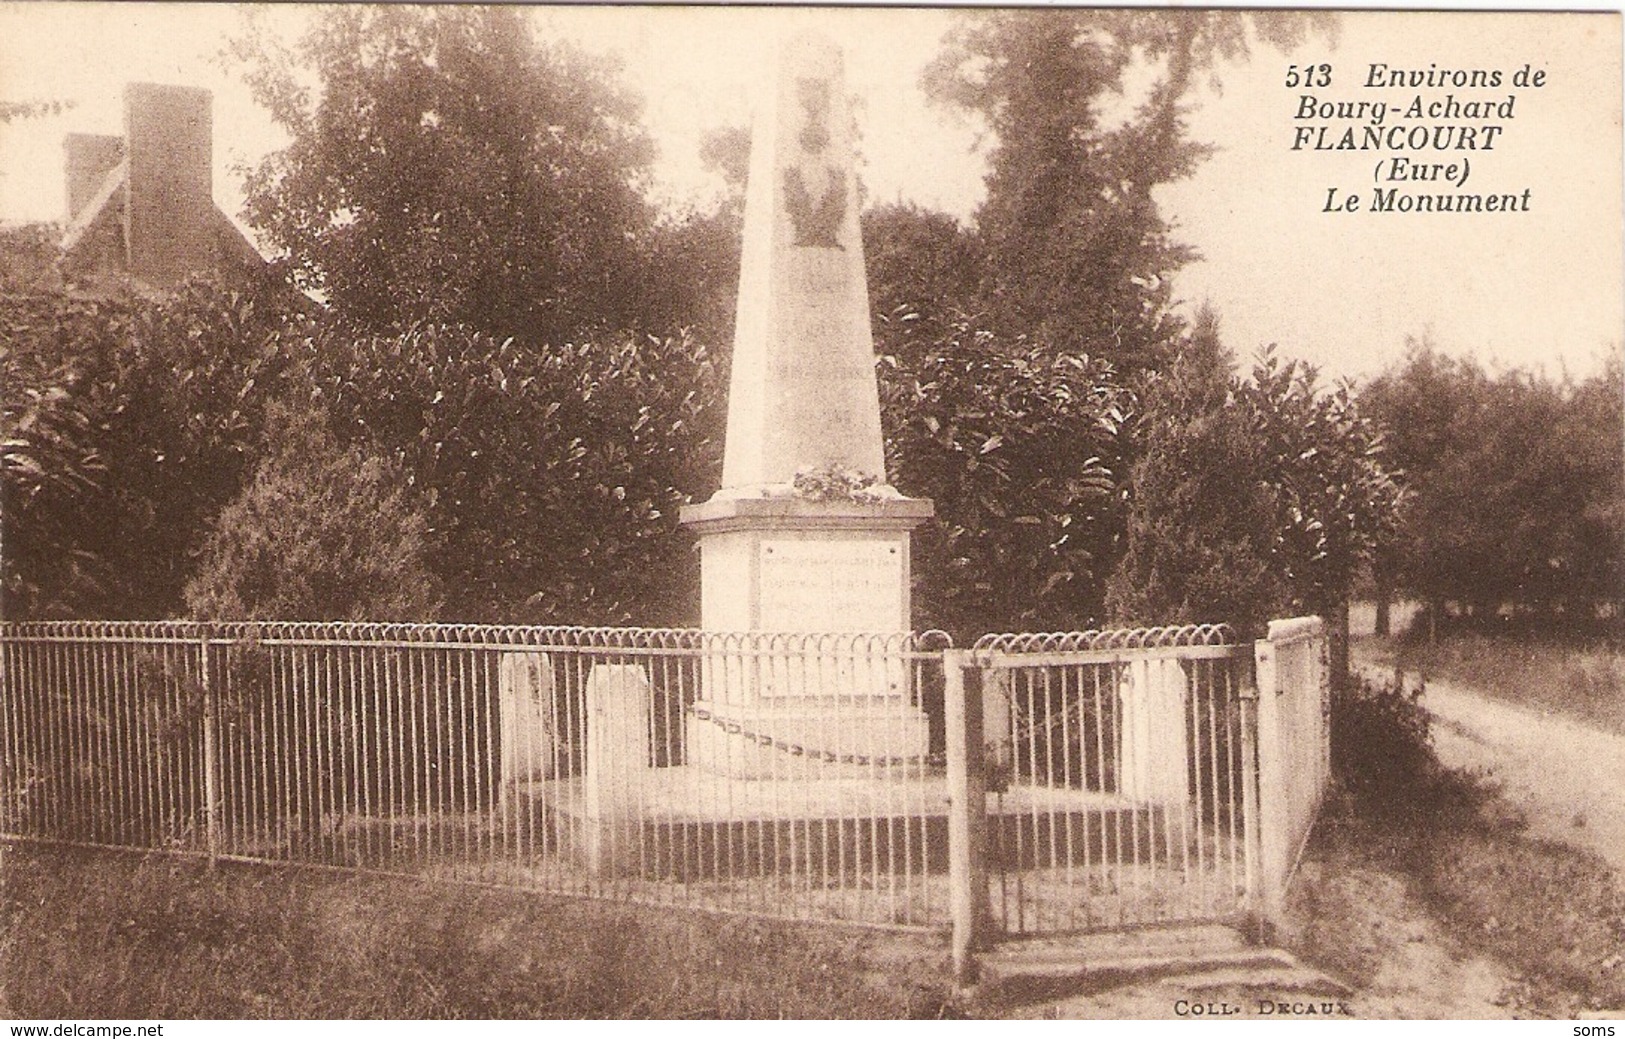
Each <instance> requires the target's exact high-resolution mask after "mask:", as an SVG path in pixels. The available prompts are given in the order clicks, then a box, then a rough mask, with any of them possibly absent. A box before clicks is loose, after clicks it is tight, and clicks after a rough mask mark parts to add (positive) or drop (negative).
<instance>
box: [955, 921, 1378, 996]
mask: <svg viewBox="0 0 1625 1039" xmlns="http://www.w3.org/2000/svg"><path fill="white" fill-rule="evenodd" d="M1147 986H1151V987H1157V988H1165V989H1166V990H1167V991H1168V993H1169V998H1168V1000H1167V1002H1168V1004H1169V1013H1168V1015H1167V1016H1169V1017H1175V1016H1186V1015H1181V1014H1179V1013H1177V1012H1175V1010H1174V1003H1175V1002H1176V1000H1180V999H1182V1000H1184V1001H1185V1008H1186V1009H1187V1010H1189V1009H1190V1008H1191V1007H1193V1006H1195V1005H1201V1006H1202V1008H1203V1009H1202V1011H1199V1012H1197V1013H1195V1014H1190V1015H1189V1016H1203V1014H1204V1013H1205V1012H1206V1011H1208V1010H1209V1009H1210V1007H1209V1003H1210V1001H1211V1004H1212V1005H1211V1009H1213V1010H1215V1011H1216V1010H1218V1009H1219V1007H1220V1006H1222V1005H1225V1004H1226V1003H1228V1004H1229V1005H1231V1006H1239V1007H1242V1008H1244V1009H1243V1012H1246V1013H1248V1014H1249V1016H1258V1014H1257V1010H1258V1004H1259V1003H1261V1002H1271V1001H1277V1000H1285V1001H1288V1002H1303V1001H1305V1000H1332V1001H1335V1000H1336V999H1338V998H1339V997H1346V996H1348V995H1349V994H1350V989H1349V988H1348V986H1346V985H1344V984H1343V983H1341V982H1339V981H1337V980H1336V979H1334V978H1331V977H1329V976H1328V975H1326V974H1324V973H1322V972H1320V971H1318V970H1316V969H1314V968H1313V967H1309V966H1306V965H1305V964H1303V963H1302V962H1300V961H1299V960H1298V959H1297V958H1296V957H1295V956H1293V955H1292V954H1291V953H1289V952H1286V951H1285V950H1282V949H1276V948H1270V947H1267V946H1259V945H1253V944H1250V943H1249V942H1248V941H1247V940H1246V938H1245V937H1244V936H1243V935H1242V934H1241V933H1240V932H1239V931H1237V930H1236V929H1235V928H1232V927H1227V926H1222V925H1195V926H1185V927H1161V928H1146V929H1142V930H1136V931H1122V932H1115V933H1110V934H1093V935H1079V936H1074V937H1065V938H1042V939H1024V940H1014V941H1008V942H1004V943H1002V944H1000V945H999V946H997V947H996V948H994V949H992V950H990V951H989V952H987V953H985V954H984V955H983V956H982V957H981V958H980V960H979V970H978V976H977V981H976V984H975V987H974V989H973V991H972V992H971V993H969V996H970V1002H971V1004H972V1006H973V1007H974V1008H975V1012H976V1013H977V1014H978V1015H986V1016H1012V1017H1049V1016H1090V1015H1088V1014H1074V1013H1069V1012H1068V1006H1067V1005H1068V1004H1073V1003H1084V1004H1086V1003H1087V1002H1088V1001H1089V999H1090V997H1099V996H1105V995H1108V994H1110V993H1111V992H1113V991H1114V990H1119V989H1125V988H1129V987H1135V988H1140V987H1147ZM1225 997H1228V999H1226V998H1225ZM1070 1009H1072V1010H1079V1009H1086V1007H1083V1006H1073V1007H1071V1008H1070Z"/></svg>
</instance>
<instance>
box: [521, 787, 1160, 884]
mask: <svg viewBox="0 0 1625 1039" xmlns="http://www.w3.org/2000/svg"><path fill="white" fill-rule="evenodd" d="M832 772H834V770H832ZM518 795H519V796H518V801H519V803H521V804H527V805H528V806H529V811H528V813H527V822H528V823H529V824H530V825H535V826H539V827H542V828H544V829H545V830H546V831H547V832H548V833H549V834H550V835H552V838H551V840H552V842H556V846H558V847H560V848H561V849H564V850H567V851H570V852H572V853H574V854H577V855H579V856H580V857H581V858H582V859H583V860H584V861H589V862H596V863H598V864H599V866H600V867H601V868H605V869H609V870H611V871H613V872H616V873H622V874H626V873H631V874H636V875H640V876H644V877H646V878H665V879H673V880H681V881H689V880H695V879H705V878H712V877H737V876H759V875H764V874H780V873H783V874H811V875H816V876H821V877H828V878H830V879H836V878H838V877H841V876H855V875H858V874H869V873H876V872H880V873H885V872H906V873H920V872H925V873H940V872H946V870H947V868H948V789H947V782H946V780H945V778H944V777H943V776H941V775H933V774H929V773H925V774H922V773H921V771H920V770H913V771H912V774H910V773H908V772H905V773H903V774H901V775H895V774H894V775H888V774H887V773H886V770H884V769H868V770H861V771H860V770H847V771H845V772H836V773H835V774H831V775H829V776H826V777H824V778H819V779H783V780H774V779H737V778H731V777H726V776H718V775H715V774H713V773H710V772H707V771H705V770H702V769H699V768H695V767H692V766H678V767H673V768H662V769H648V770H645V771H644V772H642V773H640V774H639V775H638V776H637V777H636V778H635V779H633V780H629V781H628V782H627V783H625V784H624V785H623V786H622V787H621V788H620V790H619V791H618V798H617V801H616V804H615V805H614V806H613V807H610V808H605V807H604V806H599V807H598V808H596V809H594V810H589V807H588V798H587V791H586V790H585V787H584V782H583V780H582V779H581V778H580V777H574V778H570V779H558V780H547V781H541V782H535V783H531V784H527V785H526V786H525V787H523V788H521V790H520V791H519V792H518ZM989 807H990V809H991V810H992V814H991V815H990V818H989V844H990V847H989V853H990V857H991V859H992V860H993V863H994V864H995V865H996V866H997V868H1000V869H1003V870H1022V869H1030V868H1032V867H1034V866H1056V865H1063V864H1082V863H1101V862H1107V861H1112V862H1143V863H1150V862H1154V861H1156V860H1158V859H1170V860H1174V859H1178V858H1179V857H1180V855H1179V851H1178V850H1177V849H1176V848H1175V847H1173V846H1171V842H1170V837H1171V836H1172V837H1176V838H1177V837H1179V836H1180V835H1181V834H1182V827H1181V826H1179V825H1178V824H1177V823H1176V822H1175V821H1174V820H1173V818H1172V817H1171V816H1170V815H1169V813H1168V811H1167V809H1165V808H1162V807H1158V806H1148V805H1136V804H1133V803H1131V802H1128V801H1126V800H1124V799H1123V798H1121V797H1118V796H1116V795H1113V794H1103V793H1099V792H1094V791H1087V790H1071V789H1064V790H1056V789H1050V788H1031V787H1020V786H1017V787H1013V788H1011V789H1010V790H1008V791H1006V792H1005V793H1003V794H1000V795H997V796H996V797H994V798H993V799H991V800H990V804H989Z"/></svg>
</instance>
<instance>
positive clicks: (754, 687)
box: [683, 498, 931, 777]
mask: <svg viewBox="0 0 1625 1039" xmlns="http://www.w3.org/2000/svg"><path fill="white" fill-rule="evenodd" d="M930 514H931V503H930V502H927V501H917V500H911V499H902V498H896V499H890V500H886V501H879V502H811V501H803V500H799V499H794V498H733V499H726V498H724V499H713V500H712V501H709V502H706V503H705V504H703V505H698V506H692V507H690V508H687V509H685V510H684V511H683V522H684V524H685V525H687V526H689V527H691V528H692V529H694V530H695V531H696V533H698V534H699V536H700V553H701V564H700V566H701V626H702V627H704V628H705V629H706V630H707V631H715V632H740V633H744V634H743V635H742V637H741V638H740V639H739V640H737V641H733V640H721V641H720V642H719V643H717V645H716V647H715V649H714V651H712V652H709V653H708V654H707V656H706V658H705V660H704V663H703V667H704V672H703V676H702V681H703V695H702V697H701V699H700V701H699V703H697V704H696V705H695V710H694V712H693V714H692V715H691V716H690V719H689V724H688V760H689V762H690V763H692V764H696V765H699V766H701V767H703V768H706V769H709V770H712V771H716V772H720V773H723V774H726V775H733V776H744V777H773V776H781V777H789V776H797V775H806V774H808V773H810V772H815V771H823V772H826V773H827V772H829V771H832V770H834V769H836V768H875V767H899V766H902V765H904V764H910V763H912V764H915V765H917V764H918V762H919V760H920V759H921V758H923V757H924V755H925V753H926V749H927V743H928V738H929V735H928V727H927V723H926V718H925V714H924V712H923V711H921V710H919V709H918V708H917V707H915V706H914V705H913V699H914V698H913V686H912V681H913V675H912V673H911V668H910V664H909V662H908V661H907V660H906V659H905V658H904V657H903V656H902V652H901V651H902V647H903V640H902V637H901V635H902V633H904V632H906V631H908V629H909V530H910V529H911V528H912V527H913V526H914V525H915V524H917V523H919V522H920V521H922V520H923V519H925V518H927V517H928V516H930Z"/></svg>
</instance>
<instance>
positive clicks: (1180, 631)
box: [973, 624, 1237, 653]
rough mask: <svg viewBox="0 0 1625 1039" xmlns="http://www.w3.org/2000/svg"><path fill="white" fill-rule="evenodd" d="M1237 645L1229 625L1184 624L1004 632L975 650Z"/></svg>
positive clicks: (979, 641) (981, 642)
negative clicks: (1151, 626)
mask: <svg viewBox="0 0 1625 1039" xmlns="http://www.w3.org/2000/svg"><path fill="white" fill-rule="evenodd" d="M1236 643H1237V639H1236V633H1235V630H1234V629H1233V628H1231V627H1230V625H1228V624H1181V625H1167V626H1163V627H1154V628H1106V629H1099V630H1090V631H1050V632H1003V633H999V634H989V635H983V636H982V637H981V638H979V639H977V640H976V644H975V646H974V647H973V648H974V649H978V650H995V651H998V652H1002V653H1067V652H1077V651H1094V650H1113V649H1163V648H1167V647H1172V646H1232V645H1236Z"/></svg>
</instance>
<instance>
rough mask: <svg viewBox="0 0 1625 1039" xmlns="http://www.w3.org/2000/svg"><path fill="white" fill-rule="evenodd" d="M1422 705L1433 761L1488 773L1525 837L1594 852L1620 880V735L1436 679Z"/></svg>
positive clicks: (1623, 745) (1624, 851) (1624, 843)
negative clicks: (1429, 717)
mask: <svg viewBox="0 0 1625 1039" xmlns="http://www.w3.org/2000/svg"><path fill="white" fill-rule="evenodd" d="M1374 673H1375V672H1374ZM1422 704H1423V706H1425V707H1426V708H1427V709H1428V711H1429V712H1431V713H1432V714H1433V716H1434V718H1435V719H1436V722H1435V725H1434V728H1433V731H1434V743H1435V746H1436V747H1437V749H1438V752H1439V759H1440V760H1441V761H1443V762H1444V763H1445V764H1446V765H1450V766H1452V767H1455V768H1468V769H1476V770H1480V771H1483V772H1487V773H1489V774H1490V775H1492V776H1493V777H1494V778H1495V779H1496V780H1498V781H1499V782H1500V783H1501V784H1502V787H1503V791H1504V793H1505V796H1506V799H1507V800H1508V801H1509V802H1511V803H1512V804H1514V805H1516V806H1517V807H1518V808H1519V809H1520V810H1522V811H1523V813H1524V815H1525V816H1526V818H1527V819H1528V822H1529V831H1530V833H1531V834H1533V835H1535V836H1538V837H1545V838H1548V839H1551V840H1556V841H1562V842H1564V843H1566V844H1569V845H1572V846H1575V847H1580V848H1588V849H1590V850H1592V851H1595V852H1597V853H1598V854H1600V855H1601V856H1602V857H1603V858H1605V859H1607V860H1608V862H1609V864H1610V865H1612V866H1613V867H1614V868H1615V869H1616V870H1618V871H1619V874H1620V876H1621V877H1622V878H1625V736H1618V735H1615V734H1613V733H1610V732H1606V731H1604V730H1602V729H1598V728H1595V727H1593V726H1590V725H1585V724H1583V723H1581V722H1577V721H1573V720H1571V719H1569V718H1564V717H1561V716H1558V715H1553V714H1549V713H1546V712H1544V711H1540V710H1535V709H1531V708H1527V707H1518V706H1515V705H1513V704H1508V703H1505V702H1503V701H1500V700H1494V699H1491V698H1489V697H1487V696H1484V695H1482V694H1480V693H1477V692H1474V691H1472V690H1470V689H1467V688H1464V687H1462V686H1459V685H1456V684H1454V683H1451V682H1446V681H1442V680H1440V679H1436V678H1435V679H1429V681H1428V683H1427V692H1426V693H1425V694H1424V696H1423V697H1422Z"/></svg>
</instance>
